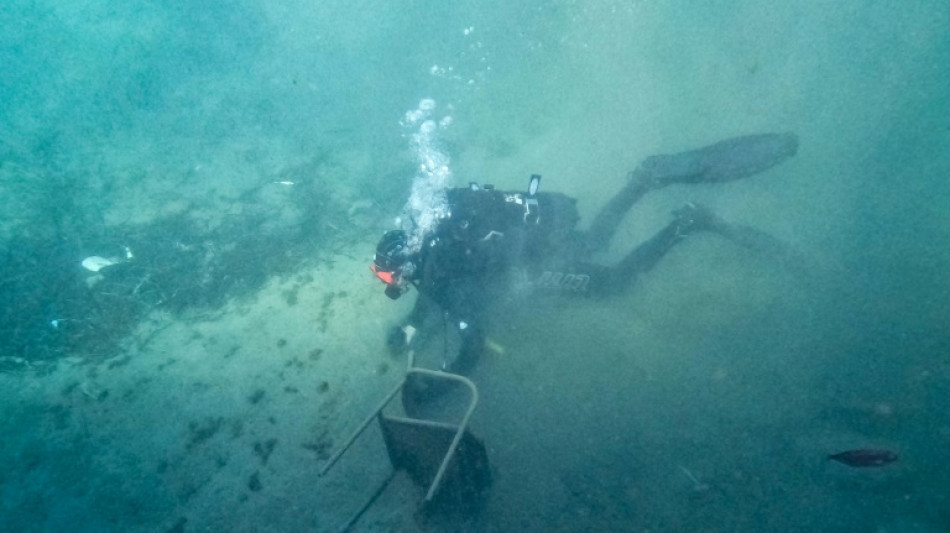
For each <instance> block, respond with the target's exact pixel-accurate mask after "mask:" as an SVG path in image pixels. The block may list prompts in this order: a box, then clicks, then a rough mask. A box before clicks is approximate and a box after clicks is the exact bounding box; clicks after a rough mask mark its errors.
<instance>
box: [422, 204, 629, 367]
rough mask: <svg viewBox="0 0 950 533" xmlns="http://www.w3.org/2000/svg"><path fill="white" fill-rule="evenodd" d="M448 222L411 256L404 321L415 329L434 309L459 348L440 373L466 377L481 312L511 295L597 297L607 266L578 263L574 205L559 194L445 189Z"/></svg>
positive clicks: (476, 349)
mask: <svg viewBox="0 0 950 533" xmlns="http://www.w3.org/2000/svg"><path fill="white" fill-rule="evenodd" d="M446 198H447V200H448V204H449V212H450V213H451V214H450V216H449V217H447V218H444V219H442V220H441V221H440V223H439V225H438V227H437V228H436V230H435V232H434V235H432V236H431V237H430V238H429V239H428V240H427V241H426V242H425V243H424V244H423V246H422V249H421V251H420V252H419V254H418V255H417V256H416V257H415V258H414V260H413V262H414V264H415V270H414V271H413V273H412V274H411V275H410V276H409V280H410V281H411V282H412V283H413V285H415V286H416V288H417V289H418V290H419V293H420V295H419V298H418V299H417V301H416V304H415V307H414V308H413V311H412V314H411V315H410V317H409V324H411V325H413V326H415V327H417V328H420V327H422V325H423V324H424V323H425V321H426V318H427V316H429V315H430V314H431V313H433V312H436V311H441V312H443V313H444V314H445V315H444V316H445V318H447V319H448V321H449V322H450V323H451V325H452V326H453V327H454V328H455V329H457V331H458V333H459V335H460V337H461V339H462V346H461V349H460V353H459V355H458V357H457V358H456V359H455V361H454V362H452V363H451V364H450V365H449V366H448V369H449V370H452V371H454V372H460V373H466V372H467V371H468V370H470V369H471V367H472V365H474V364H475V362H476V361H477V359H478V356H479V354H480V353H481V351H482V347H483V344H484V339H485V332H484V322H485V320H484V314H485V312H486V309H487V308H488V306H489V305H490V304H491V303H492V302H493V301H495V299H496V298H498V297H499V295H500V294H502V293H505V292H508V291H511V290H522V289H526V290H547V291H563V292H569V293H574V294H595V293H599V292H604V291H606V290H607V289H608V287H609V286H611V285H612V284H613V282H614V279H613V272H614V271H613V269H611V268H608V267H605V266H602V265H596V264H593V263H589V262H587V261H585V260H584V255H585V253H586V251H587V247H586V246H585V244H584V235H583V234H581V233H580V232H578V231H577V230H576V225H577V222H578V220H579V216H578V214H577V209H576V207H575V203H576V200H575V199H573V198H570V197H568V196H565V195H563V194H560V193H545V192H539V193H536V194H535V195H528V194H527V193H521V192H511V191H499V190H496V189H493V188H490V187H486V188H483V189H482V188H480V189H472V188H459V189H449V190H447V191H446Z"/></svg>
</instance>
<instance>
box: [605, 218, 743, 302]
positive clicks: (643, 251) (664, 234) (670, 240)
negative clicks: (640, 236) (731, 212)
mask: <svg viewBox="0 0 950 533" xmlns="http://www.w3.org/2000/svg"><path fill="white" fill-rule="evenodd" d="M673 215H674V217H675V218H674V220H673V221H672V222H670V223H669V224H668V225H667V226H666V227H664V228H663V229H661V230H660V231H659V233H657V234H656V235H654V236H653V237H651V238H650V239H649V240H647V241H646V242H644V243H642V244H640V245H639V246H637V247H636V248H634V249H633V251H631V252H630V253H629V254H627V256H626V257H624V258H623V259H621V260H620V262H619V263H617V265H616V266H615V267H614V269H613V275H612V278H613V281H614V283H615V284H616V285H619V286H626V285H630V284H631V283H633V281H634V280H635V279H636V278H637V276H638V275H639V274H640V273H642V272H647V271H649V270H651V269H652V268H653V267H654V266H656V264H657V263H658V262H659V261H660V259H662V258H663V256H665V255H666V253H667V252H669V251H670V249H672V248H673V246H674V245H676V244H677V243H679V242H680V241H682V240H683V239H684V238H685V237H687V236H689V235H691V234H693V233H695V232H698V231H718V227H719V225H720V224H725V222H723V221H722V220H721V219H720V218H719V217H717V216H715V215H714V214H713V213H712V211H709V210H708V209H706V208H705V207H703V206H700V205H698V204H694V203H688V204H686V205H685V206H683V207H682V208H680V209H677V210H676V211H674V212H673Z"/></svg>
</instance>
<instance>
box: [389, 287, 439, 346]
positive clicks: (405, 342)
mask: <svg viewBox="0 0 950 533" xmlns="http://www.w3.org/2000/svg"><path fill="white" fill-rule="evenodd" d="M435 307H436V306H435V304H434V303H433V302H432V300H431V299H429V298H427V297H426V296H425V295H424V294H421V293H420V294H419V296H418V298H416V303H415V305H413V306H412V311H410V312H409V316H407V317H406V319H405V320H403V323H402V325H401V326H393V327H391V328H390V329H389V332H388V333H387V334H386V346H387V347H388V348H389V351H390V352H391V353H392V354H393V355H402V354H403V353H405V352H406V351H407V350H408V349H409V346H410V345H411V343H412V339H413V337H415V335H416V332H418V331H419V330H420V329H422V326H423V324H425V321H426V317H427V316H428V315H429V314H430V313H432V312H433V309H434V308H435Z"/></svg>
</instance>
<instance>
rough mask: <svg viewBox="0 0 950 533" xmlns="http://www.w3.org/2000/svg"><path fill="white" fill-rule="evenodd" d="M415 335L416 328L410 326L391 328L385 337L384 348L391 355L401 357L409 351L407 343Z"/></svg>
mask: <svg viewBox="0 0 950 533" xmlns="http://www.w3.org/2000/svg"><path fill="white" fill-rule="evenodd" d="M415 335H416V328H414V327H413V326H412V325H408V324H407V325H405V326H402V327H399V326H393V327H392V328H391V329H390V330H389V333H388V334H387V335H386V347H387V348H389V353H391V354H392V355H403V354H404V353H406V352H408V351H409V343H410V342H412V338H413V337H414V336H415Z"/></svg>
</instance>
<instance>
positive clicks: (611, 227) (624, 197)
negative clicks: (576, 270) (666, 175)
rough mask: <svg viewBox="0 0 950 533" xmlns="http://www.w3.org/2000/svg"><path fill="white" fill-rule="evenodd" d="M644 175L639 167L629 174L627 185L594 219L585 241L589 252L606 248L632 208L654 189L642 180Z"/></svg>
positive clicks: (647, 181) (648, 182)
mask: <svg viewBox="0 0 950 533" xmlns="http://www.w3.org/2000/svg"><path fill="white" fill-rule="evenodd" d="M642 175H643V172H642V171H641V170H640V168H639V167H638V168H637V170H634V171H632V172H630V173H629V174H627V185H626V186H625V187H624V188H623V189H620V191H619V192H617V194H615V195H614V197H613V198H611V199H610V201H608V202H607V203H606V204H605V205H604V207H602V208H601V209H600V212H598V213H597V216H595V217H594V221H593V222H591V225H590V228H588V230H587V234H586V239H585V244H586V246H587V251H588V252H596V251H598V250H603V249H604V248H606V247H607V244H608V243H609V242H610V239H611V238H612V237H613V236H614V232H616V231H617V226H618V225H620V221H621V220H623V217H625V216H626V215H627V211H629V210H630V207H631V206H633V204H635V203H636V202H637V200H639V199H640V198H642V197H643V195H644V194H646V193H647V192H649V191H650V189H652V188H653V187H652V184H651V183H650V181H649V180H644V179H642Z"/></svg>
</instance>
